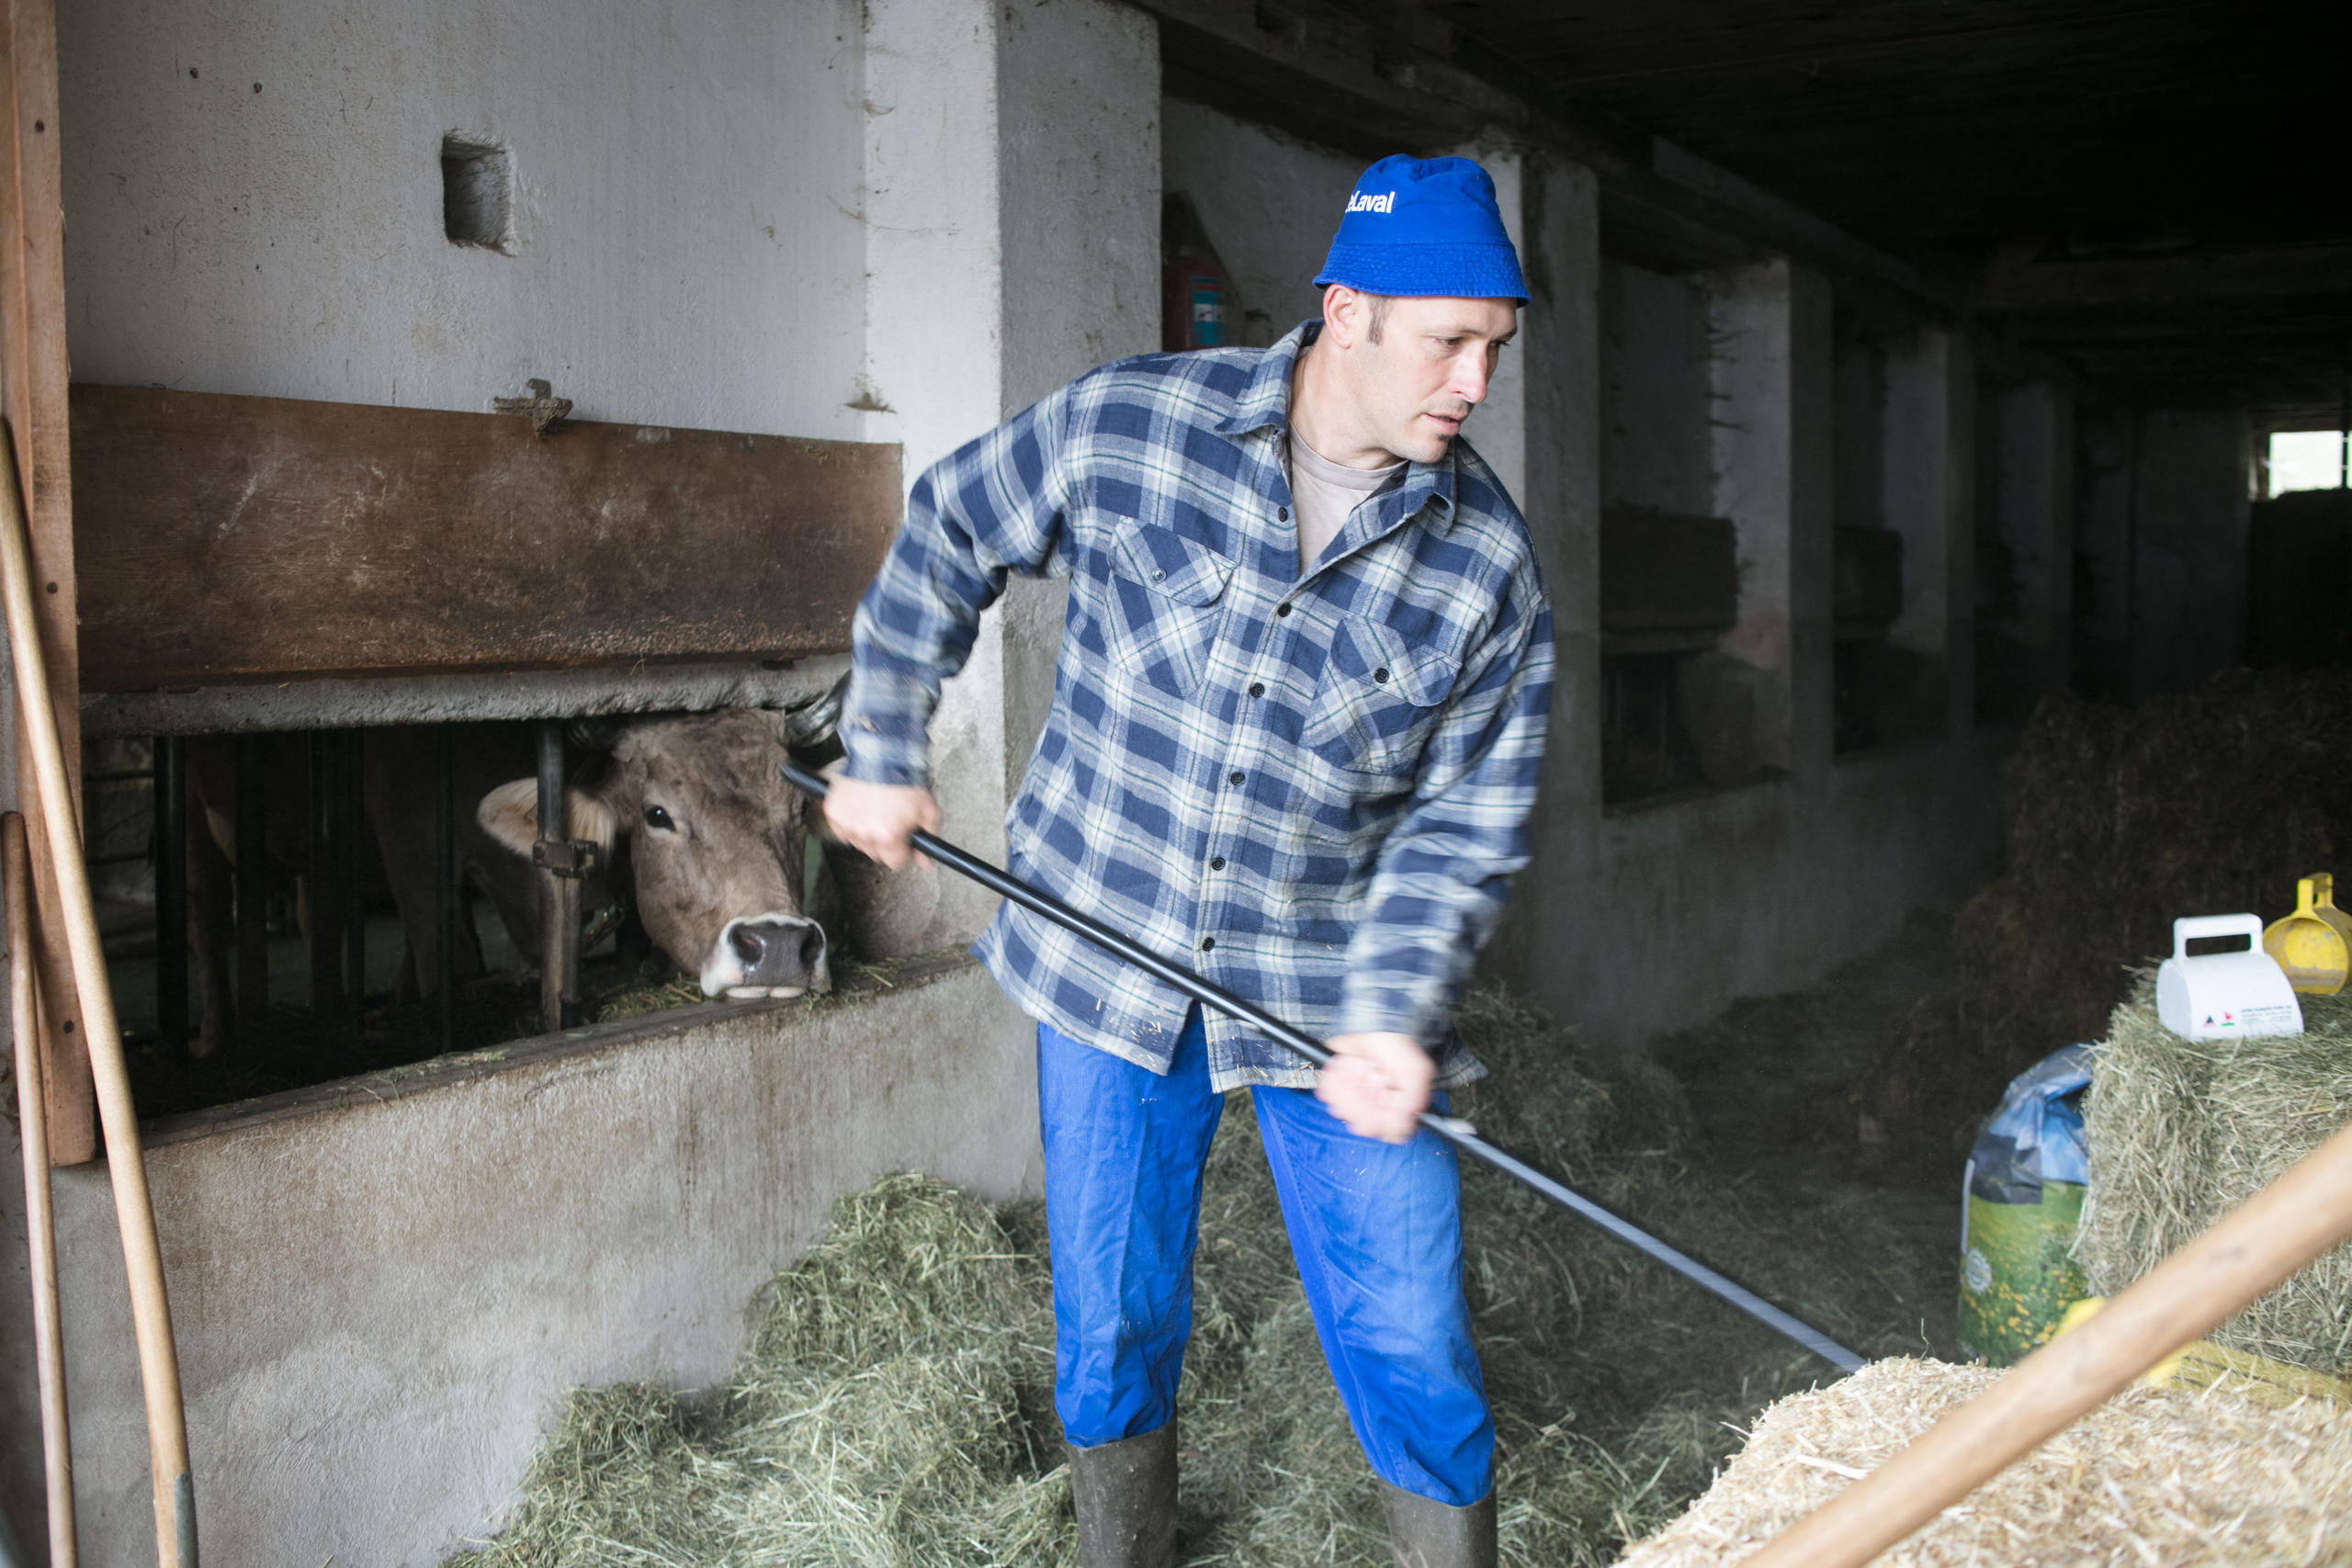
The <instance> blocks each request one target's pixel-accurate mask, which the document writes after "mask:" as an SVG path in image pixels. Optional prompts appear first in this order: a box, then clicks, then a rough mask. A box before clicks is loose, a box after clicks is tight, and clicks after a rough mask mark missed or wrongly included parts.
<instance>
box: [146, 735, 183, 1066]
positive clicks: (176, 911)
mask: <svg viewBox="0 0 2352 1568" xmlns="http://www.w3.org/2000/svg"><path fill="white" fill-rule="evenodd" d="M154 749H155V1031H156V1032H157V1033H158V1034H160V1035H162V1036H163V1042H164V1055H165V1056H167V1057H170V1058H172V1059H174V1060H176V1059H178V1058H179V1057H181V1056H183V1055H187V741H186V740H184V739H181V738H180V737H178V736H176V735H158V736H157V737H155V740H154Z"/></svg>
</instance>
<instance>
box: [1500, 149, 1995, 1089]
mask: <svg viewBox="0 0 2352 1568" xmlns="http://www.w3.org/2000/svg"><path fill="white" fill-rule="evenodd" d="M1521 192H1522V195H1521V199H1522V201H1524V202H1526V203H1527V204H1528V209H1527V211H1526V213H1525V215H1524V220H1525V223H1526V227H1527V230H1528V231H1529V232H1530V233H1532V234H1540V235H1541V236H1542V237H1543V238H1542V242H1541V252H1542V254H1541V257H1540V260H1537V259H1535V258H1532V257H1531V258H1530V260H1531V266H1530V270H1531V286H1532V288H1534V289H1535V290H1536V293H1537V295H1538V299H1537V300H1536V302H1535V305H1534V307H1533V308H1532V309H1531V310H1530V311H1529V317H1528V323H1527V328H1526V333H1527V336H1528V338H1529V341H1530V343H1531V348H1530V351H1529V354H1528V355H1527V357H1526V359H1525V361H1524V364H1525V366H1526V367H1527V372H1528V375H1529V378H1530V382H1531V385H1530V387H1529V389H1528V391H1527V393H1526V408H1527V411H1528V412H1527V420H1526V425H1527V434H1526V444H1527V450H1528V452H1529V454H1530V457H1529V468H1530V479H1529V487H1528V500H1529V502H1530V504H1529V505H1528V507H1527V512H1528V517H1529V521H1530V523H1531V525H1532V526H1533V527H1534V529H1535V532H1536V536H1537V539H1538V543H1539V546H1540V547H1542V548H1543V550H1544V571H1545V575H1546V579H1547V581H1549V583H1550V584H1551V588H1552V592H1553V598H1554V605H1555V618H1556V620H1557V625H1558V632H1559V647H1560V680H1559V686H1558V691H1557V694H1556V695H1555V701H1554V706H1553V713H1552V740H1551V747H1550V750H1549V753H1548V755H1547V757H1546V760H1545V770H1544V786H1543V790H1542V794H1541V796H1540V798H1539V802H1538V806H1537V809H1536V812H1535V815H1534V818H1533V831H1534V840H1535V860H1534V862H1533V863H1532V865H1531V866H1530V867H1529V869H1528V870H1527V872H1526V873H1524V874H1522V875H1521V878H1520V881H1519V883H1518V885H1517V886H1516V887H1515V889H1514V891H1513V896H1512V904H1511V908H1510V911H1509V912H1508V913H1507V915H1506V916H1505V919H1504V921H1503V924H1502V926H1501V928H1500V929H1499V930H1498V932H1497V934H1496V938H1495V941H1494V943H1493V945H1492V946H1491V947H1490V948H1489V950H1488V953H1487V958H1486V965H1487V969H1488V970H1489V971H1490V972H1493V973H1495V974H1497V975H1498V976H1501V977H1503V978H1505V979H1506V980H1508V981H1510V983H1512V984H1514V985H1516V986H1518V987H1521V988H1522V989H1524V990H1525V991H1527V992H1528V993H1529V994H1530V995H1532V996H1533V997H1535V998H1537V999H1539V1000H1541V1001H1543V1002H1544V1004H1545V1005H1547V1006H1548V1007H1550V1008H1552V1009H1553V1010H1555V1012H1557V1013H1558V1014H1559V1015H1560V1016H1561V1017H1563V1018H1564V1019H1566V1020H1569V1021H1572V1022H1574V1023H1575V1024H1577V1026H1578V1028H1579V1029H1580V1030H1582V1032H1584V1033H1585V1035H1586V1037H1587V1038H1588V1039H1589V1040H1591V1041H1593V1042H1594V1043H1597V1044H1600V1045H1601V1046H1603V1047H1604V1048H1610V1049H1618V1050H1630V1049H1634V1048H1637V1047H1638V1046H1640V1045H1641V1044H1642V1043H1643V1042H1645V1040H1647V1039H1649V1038H1651V1037H1652V1036H1654V1035H1656V1034H1657V1033H1659V1032H1665V1031H1668V1030H1672V1029H1675V1028H1678V1027H1681V1026H1683V1025H1687V1024H1691V1023H1695V1022H1698V1021H1702V1020H1703V1019H1705V1018H1708V1017H1710V1016H1712V1015H1713V1014H1714V1013H1715V1012H1717V1011H1718V1010H1721V1009H1722V1008H1723V1007H1724V1005H1725V1004H1727V1003H1728V1002H1730V1001H1731V1000H1733V999H1734V998H1738V997H1741V996H1750V995H1758V994H1767V993H1771V992H1777V991H1785V990H1790V989H1793V988H1797V987H1803V986H1804V985H1807V984H1810V983H1811V982H1813V981H1814V980H1815V979H1817V978H1818V977H1819V976H1821V975H1823V974H1824V973H1826V971H1827V970H1829V969H1830V968H1832V967H1834V966H1835V965H1836V964H1838V963H1840V962H1842V961H1844V960H1845V959H1847V958H1849V957H1852V956H1854V955H1855V954H1857V953H1862V952H1866V951H1868V950H1869V949H1870V948H1871V947H1872V946H1874V945H1876V944H1878V943H1879V942H1883V941H1885V940H1887V939H1888V938H1889V937H1891V936H1892V934H1893V933H1894V931H1896V930H1897V929H1898V928H1899V927H1900V925H1901V924H1902V922H1903V920H1904V919H1905V918H1906V917H1907V916H1908V915H1909V914H1910V913H1911V911H1912V910H1914V909H1915V908H1942V909H1949V908H1952V907H1954V906H1956V905H1957V903H1958V902H1959V901H1960V900H1961V899H1962V898H1963V897H1966V895H1967V894H1968V893H1969V892H1971V891H1973V889H1974V887H1975V886H1978V885H1979V884H1980V883H1982V882H1983V881H1984V880H1985V878H1986V877H1987V876H1989V875H1990V874H1992V872H1993V870H1994V869H1995V868H1996V863H1997V859H1998V854H1999V841H2000V840H1999V833H2000V828H1999V818H1998V810H1999V804H1998V795H1999V792H1998V788H1997V784H1998V778H1997V772H1998V763H1999V760H2000V756H2001V754H2002V745H2003V741H2004V735H2003V734H2002V733H1999V732H1988V731H1980V730H1978V729H1977V728H1976V727H1975V726H1973V724H1971V723H1969V722H1967V720H1966V718H1965V712H1966V710H1965V708H1964V706H1962V704H1964V702H1965V692H1966V682H1965V680H1964V679H1961V680H1955V681H1952V682H1948V683H1947V684H1945V685H1939V686H1931V687H1930V688H1929V689H1928V692H1927V693H1926V694H1925V697H1924V700H1926V701H1928V702H1930V703H1933V704H1936V705H1939V709H1940V711H1939V712H1938V713H1937V714H1936V715H1935V716H1933V717H1932V718H1931V719H1930V720H1929V722H1928V723H1927V724H1926V725H1925V726H1923V728H1924V729H1925V730H1926V731H1927V732H1928V739H1921V740H1918V741H1915V742H1912V743H1909V744H1905V745H1898V746H1888V747H1883V748H1879V749H1876V750H1870V751H1866V752H1861V753H1858V754H1854V755H1850V756H1845V757H1838V758H1834V759H1833V757H1832V754H1831V725H1830V697H1831V661H1832V644H1833V638H1832V631H1833V628H1832V621H1831V602H1830V588H1829V578H1830V543H1831V536H1832V527H1833V525H1834V522H1835V520H1836V510H1837V506H1836V490H1837V484H1838V457H1837V453H1836V447H1835V444H1834V424H1835V410H1836V405H1837V401H1838V394H1837V388H1836V371H1835V363H1834V362H1835V357H1836V350H1835V344H1834V342H1833V337H1832V311H1831V303H1832V301H1831V290H1830V286H1829V284H1828V282H1827V280H1826V279H1825V278H1824V277H1822V276H1819V275H1818V274H1815V273H1813V272H1811V271H1809V270H1808V269H1806V268H1804V267H1802V266H1796V265H1792V264H1790V263H1788V262H1786V261H1781V260H1773V261H1769V262H1765V263H1762V264H1758V265H1752V266H1747V267H1740V268H1736V269H1730V270H1725V271H1712V272H1702V273H1685V274H1666V273H1660V272H1655V271H1651V270H1649V269H1647V268H1645V267H1643V266H1639V265H1632V264H1630V263H1626V262H1623V261H1620V260H1617V259H1615V258H1612V257H1604V256H1603V255H1602V254H1600V250H1599V248H1598V243H1597V238H1598V210H1597V209H1598V203H1597V199H1596V197H1595V194H1594V185H1593V182H1592V180H1591V177H1590V175H1588V174H1585V172H1584V171H1581V170H1574V169H1567V168H1554V169H1553V170H1551V171H1550V172H1549V174H1548V175H1547V176H1546V177H1544V179H1542V180H1540V181H1532V182H1523V183H1522V186H1521ZM1539 343H1541V344H1544V345H1545V346H1544V347H1542V348H1538V347H1535V346H1532V345H1534V344H1539ZM1596 347H1597V350H1598V352H1595V349H1596ZM1968 364H1969V361H1968V356H1967V355H1966V352H1965V348H1964V345H1962V344H1961V342H1960V341H1959V340H1957V339H1956V338H1954V337H1953V336H1952V335H1951V333H1949V332H1948V331H1946V330H1945V329H1942V328H1940V327H1938V326H1936V325H1934V324H1933V323H1931V322H1928V321H1924V320H1921V321H1912V322H1909V323H1907V324H1905V326H1904V327H1903V328H1902V329H1901V330H1898V331H1895V332H1894V333H1890V334H1889V335H1888V337H1887V339H1886V342H1885V344H1884V345H1883V348H1882V360H1881V364H1880V366H1879V367H1878V368H1877V369H1876V371H1875V372H1874V375H1873V377H1872V395H1871V402H1872V404H1873V417H1874V419H1875V420H1876V422H1877V427H1876V429H1875V430H1874V431H1873V433H1872V440H1871V443H1869V444H1868V446H1867V448H1866V456H1867V467H1868V468H1869V469H1870V473H1869V474H1868V476H1867V477H1866V479H1864V480H1862V481H1861V482H1863V483H1865V484H1867V485H1868V487H1869V488H1868V495H1869V499H1870V502H1871V507H1872V509H1873V510H1874V512H1875V514H1876V515H1875V518H1874V521H1876V522H1877V523H1879V524H1880V525H1884V526H1890V527H1894V528H1897V529H1898V530H1899V531H1901V532H1902V533H1903V534H1904V536H1905V546H1906V550H1907V551H1908V552H1909V554H1908V556H1907V557H1906V574H1905V575H1906V584H1905V605H1904V613H1903V615H1902V616H1901V618H1900V619H1899V620H1898V622H1897V623H1896V628H1895V632H1894V636H1897V637H1900V638H1901V639H1902V640H1903V641H1904V643H1905V645H1906V646H1909V647H1912V648H1914V649H1917V650H1919V651H1920V652H1921V653H1923V654H1932V655H1933V656H1934V657H1935V658H1937V659H1939V660H1941V661H1942V662H1943V664H1944V665H1945V667H1946V668H1951V667H1954V666H1955V665H1957V666H1960V667H1964V665H1965V661H1966V660H1967V657H1968V651H1969V649H1970V646H1971V645H1970V643H1969V640H1968V638H1969V627H1968V617H1967V616H1966V615H1964V614H1955V613H1954V610H1953V597H1954V594H1955V593H1956V592H1957V593H1961V594H1964V593H1965V592H1966V587H1967V581H1968V579H1967V569H1968V560H1969V549H1970V538H1971V529H1970V525H1969V515H1968V509H1969V506H1970V505H1971V498H1972V494H1973V478H1972V474H1973V470H1972V464H1973V446H1972V431H1971V425H1970V419H1971V410H1972V391H1973V378H1972V375H1971V373H1970V371H1969V369H1968ZM1849 396H1850V390H1849ZM1851 482H1853V481H1851V480H1849V483H1851ZM1604 503H1606V504H1629V505H1640V506H1647V507H1652V508H1656V509H1658V510H1668V511H1676V512H1684V513H1702V514H1712V515H1716V516H1724V517H1728V518H1730V519H1732V521H1733V522H1734V524H1735V525H1736V528H1737V531H1738V543H1739V560H1740V594H1741V600H1740V612H1739V622H1738V625H1737V626H1736V627H1734V629H1733V630H1732V632H1731V633H1730V634H1729V635H1728V636H1727V637H1724V639H1723V658H1724V664H1725V667H1726V668H1736V671H1738V672H1739V673H1740V676H1741V680H1740V681H1739V682H1738V683H1737V687H1738V690H1739V691H1741V692H1742V693H1743V694H1744V698H1743V700H1745V701H1746V702H1747V703H1749V704H1751V705H1752V708H1751V715H1752V719H1753V723H1754V726H1755V736H1754V747H1755V753H1756V758H1757V760H1758V761H1759V762H1760V763H1762V764H1763V765H1764V767H1763V771H1762V772H1761V773H1756V774H1754V775H1753V776H1752V778H1751V782H1748V783H1747V784H1741V785H1738V786H1736V787H1731V788H1723V789H1716V790H1712V791H1707V792H1703V793H1700V794H1697V795H1681V796H1675V797H1669V798H1666V799H1662V800H1659V801H1657V802H1651V803H1634V804H1632V805H1629V806H1623V807H1604V805H1603V803H1602V800H1601V790H1600V765H1599V756H1598V753H1599V737H1600V723H1599V716H1600V710H1601V706H1602V700H1603V692H1602V677H1601V661H1600V628H1599V624H1598V620H1599V617H1598V605H1597V592H1596V588H1597V584H1598V581H1599V576H1600V549H1599V530H1598V527H1597V519H1598V516H1599V513H1600V508H1601V506H1602V505H1603V504H1604ZM1961 603H1962V604H1965V600H1964V598H1963V599H1962V601H1961Z"/></svg>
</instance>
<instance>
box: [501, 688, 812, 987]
mask: <svg viewBox="0 0 2352 1568" xmlns="http://www.w3.org/2000/svg"><path fill="white" fill-rule="evenodd" d="M839 711H840V688H838V687H836V688H835V689H834V691H833V692H832V693H831V694H829V695H828V696H827V697H826V698H822V699H820V700H819V701H817V702H815V703H812V704H810V705H807V706H805V707H803V708H800V709H797V710H795V711H792V712H788V713H778V712H775V711H772V710H768V709H763V708H722V709H719V710H718V711H717V712H713V713H705V714H691V715H686V716H676V717H661V718H648V719H639V720H634V721H620V722H611V721H606V722H599V723H583V724H578V725H575V726H573V727H572V730H571V734H572V738H573V740H574V742H575V745H578V746H580V747H582V749H584V750H588V751H589V752H590V753H591V755H592V757H593V759H594V760H593V761H591V762H590V764H589V765H588V766H587V767H585V768H583V769H582V770H580V772H579V776H578V777H577V779H576V780H575V781H574V782H572V783H571V784H570V786H569V787H568V788H567V789H566V791H565V800H564V813H565V816H566V818H567V819H568V821H569V824H570V826H569V829H568V831H569V832H570V833H571V835H572V836H574V837H577V838H582V839H586V840H591V841H593V842H594V843H596V844H597V845H599V846H600V848H601V850H602V851H603V855H602V856H601V857H600V858H605V859H610V858H612V857H613V856H615V855H616V853H619V852H624V851H625V852H626V863H627V864H628V868H629V874H630V877H631V880H632V883H633V897H634V898H635V902H636V907H637V912H638V917H639V919H640V920H642V921H643V923H644V926H645V930H646V932H647V934H648V935H649V936H650V937H651V938H652V940H653V942H655V944H656V945H658V946H659V947H660V948H661V949H662V951H663V952H664V953H667V954H669V956H670V958H671V960H672V961H673V962H674V963H675V964H677V965H678V967H679V968H681V969H683V970H684V971H686V972H687V973H688V974H691V975H693V976H695V977H696V978H697V979H698V980H699V981H700V982H701V986H702V990H703V994H704V995H705V996H707V997H729V998H752V997H797V996H801V995H803V994H805V993H808V992H812V991H825V990H829V989H831V986H832V965H831V942H829V940H828V938H827V935H826V932H825V929H824V926H823V925H822V923H821V922H820V920H819V919H818V918H817V911H815V910H812V909H811V908H809V898H808V897H806V896H805V894H804V885H805V883H806V880H807V878H806V866H807V853H808V844H809V833H810V832H811V831H814V830H820V819H821V812H820V810H819V808H818V806H817V803H816V802H815V801H813V800H811V799H809V797H807V796H805V795H801V794H800V792H799V791H797V790H796V789H794V788H793V787H792V786H791V785H789V784H786V783H785V782H784V779H783V777H782V776H781V774H780V773H778V771H777V765H778V764H779V763H781V762H782V761H784V760H785V758H786V755H787V754H792V753H797V754H800V755H802V756H803V757H804V759H805V760H813V759H814V757H815V756H816V755H817V754H818V753H816V752H815V751H814V750H812V748H815V747H818V746H820V745H821V744H822V743H823V742H824V740H826V739H828V738H829V737H830V735H831V728H832V725H833V723H834V722H835V720H836V718H837V717H838V715H839ZM476 816H477V818H478V820H479V821H480V823H481V828H482V829H483V831H484V832H485V833H487V834H488V835H489V836H490V838H492V840H496V841H497V842H499V843H501V844H503V845H504V846H505V847H506V849H507V850H508V851H510V852H512V857H513V858H514V859H515V862H516V863H526V857H527V856H528V855H529V854H530V852H531V845H532V843H533V841H534V840H537V837H538V781H537V778H536V777H526V778H518V779H514V780H512V781H510V782H508V783H506V784H502V785H500V786H499V787H498V788H496V789H493V790H492V791H490V792H489V793H488V794H487V795H484V796H483V797H482V799H481V806H480V807H479V808H478V810H477V813H476Z"/></svg>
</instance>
